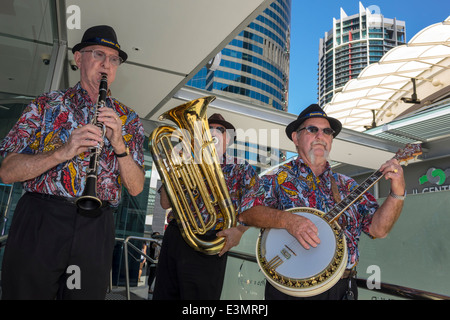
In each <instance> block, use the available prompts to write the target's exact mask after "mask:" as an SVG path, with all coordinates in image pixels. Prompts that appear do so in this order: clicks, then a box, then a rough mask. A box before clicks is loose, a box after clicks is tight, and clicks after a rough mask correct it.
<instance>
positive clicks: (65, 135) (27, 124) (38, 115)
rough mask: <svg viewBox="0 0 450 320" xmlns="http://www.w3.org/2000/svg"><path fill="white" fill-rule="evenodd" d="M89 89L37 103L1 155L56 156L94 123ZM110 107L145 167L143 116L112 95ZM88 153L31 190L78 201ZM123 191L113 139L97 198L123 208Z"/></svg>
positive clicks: (31, 184) (33, 182)
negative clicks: (76, 132) (75, 132)
mask: <svg viewBox="0 0 450 320" xmlns="http://www.w3.org/2000/svg"><path fill="white" fill-rule="evenodd" d="M95 103H96V102H93V101H91V99H90V97H89V95H88V93H87V91H86V90H84V89H83V88H81V85H80V83H77V84H76V85H75V86H74V87H72V88H69V89H67V90H63V91H52V92H49V93H46V94H43V95H41V96H39V97H37V98H36V99H35V100H33V101H32V102H31V103H30V104H29V105H28V106H27V107H26V108H25V110H24V112H23V114H22V115H21V117H20V118H19V120H18V121H17V123H16V124H15V125H14V127H13V128H12V129H11V131H10V132H9V133H8V135H7V136H6V137H5V139H4V140H3V141H2V143H1V144H0V155H2V156H3V157H5V156H6V155H7V154H8V153H10V152H15V153H23V154H38V153H43V152H47V151H51V150H54V149H57V148H59V147H61V146H62V145H63V144H65V143H66V142H67V141H68V139H69V137H70V135H71V133H72V131H73V130H74V129H76V128H78V127H81V126H84V125H86V124H88V123H89V122H90V119H92V117H93V107H94V105H95ZM106 105H107V107H109V108H113V109H114V110H115V111H116V113H117V115H118V116H119V117H120V119H121V120H122V125H123V126H122V135H123V138H124V140H125V142H126V144H127V146H128V147H129V149H130V154H131V155H132V157H133V159H134V160H135V161H136V163H138V164H139V165H140V166H142V167H143V166H144V155H143V149H142V147H143V142H144V128H143V126H142V123H141V121H140V119H139V117H138V115H137V114H136V113H135V112H134V111H133V110H131V109H129V108H128V107H126V106H125V105H123V104H121V103H120V102H119V101H117V100H116V99H114V98H112V97H111V96H110V92H108V97H107V99H106ZM89 156H90V154H89V152H88V151H87V152H84V153H82V154H80V155H78V156H75V157H74V158H73V159H71V160H69V161H65V162H63V163H60V164H59V165H57V166H56V167H54V168H52V169H50V170H48V171H47V172H44V173H43V174H41V175H40V176H38V177H36V178H34V179H30V180H27V181H25V182H23V187H24V189H25V190H26V191H30V192H39V193H44V194H51V195H57V196H64V197H79V196H81V195H82V193H83V190H84V186H85V184H86V170H87V168H88V165H89V158H90V157H89ZM121 192H122V185H121V181H120V173H119V164H118V160H117V157H115V155H114V152H113V148H112V146H111V144H110V143H109V141H108V139H106V138H105V144H104V147H103V150H102V153H101V155H100V159H99V172H98V182H97V195H98V197H99V198H100V199H102V200H106V201H110V202H111V204H112V205H113V206H116V205H118V203H119V201H120V196H121Z"/></svg>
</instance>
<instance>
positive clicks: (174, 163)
mask: <svg viewBox="0 0 450 320" xmlns="http://www.w3.org/2000/svg"><path fill="white" fill-rule="evenodd" d="M214 99H215V97H214V96H208V97H204V98H200V99H196V100H193V101H190V102H187V103H185V104H182V105H180V106H178V107H176V108H173V109H171V110H169V111H167V112H165V113H164V114H162V115H161V116H160V117H159V120H164V119H168V120H171V121H173V122H174V123H175V124H176V125H177V126H178V128H174V127H171V126H161V127H158V128H156V129H155V130H154V131H153V132H152V134H151V136H150V143H149V148H150V151H151V153H152V157H153V160H154V163H155V165H156V167H157V169H158V172H159V175H160V177H161V179H162V181H163V184H164V186H165V188H166V191H167V195H168V197H169V200H170V202H171V204H172V211H173V214H174V217H175V219H176V221H177V224H178V226H179V228H180V231H181V234H182V236H183V238H184V240H185V241H186V243H187V244H188V245H189V246H191V247H192V248H194V249H195V250H197V251H200V252H203V253H205V254H208V255H214V254H217V253H219V252H220V250H221V249H222V247H223V245H224V244H225V239H224V238H219V237H216V236H215V234H214V236H212V237H211V236H209V235H210V233H211V232H210V233H208V231H210V230H211V229H212V227H213V226H214V225H215V224H216V222H217V221H218V218H219V217H220V218H223V227H222V230H223V229H227V228H231V227H234V226H235V225H236V216H235V209H234V206H233V203H232V202H231V198H230V195H229V193H228V188H227V186H226V183H225V178H224V175H223V172H222V169H221V166H220V163H219V159H218V156H217V153H216V149H215V146H214V140H213V139H212V137H211V133H210V131H209V124H208V120H207V115H206V110H207V107H208V104H209V103H210V102H211V101H213V100H214ZM199 200H201V202H202V203H203V205H204V206H205V209H204V210H206V212H207V215H206V216H207V217H206V218H204V217H203V216H202V210H201V208H199V206H198V204H199V203H200V202H199ZM217 231H219V230H217Z"/></svg>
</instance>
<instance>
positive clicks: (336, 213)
mask: <svg viewBox="0 0 450 320" xmlns="http://www.w3.org/2000/svg"><path fill="white" fill-rule="evenodd" d="M420 154H422V147H421V145H420V144H407V145H406V146H405V148H403V149H400V150H398V151H397V153H396V154H395V156H394V159H397V160H398V161H399V162H400V163H401V162H407V161H408V160H411V159H413V158H417V157H418V156H419V155H420ZM382 176H383V173H382V172H381V171H380V170H377V171H375V172H374V173H373V174H372V175H371V176H370V177H368V178H367V179H366V180H364V182H363V183H361V184H360V185H359V186H358V187H357V188H355V189H353V190H352V191H351V192H350V194H349V195H348V196H347V197H345V198H344V199H343V200H342V201H341V202H339V203H338V204H336V205H335V206H334V207H333V208H332V209H331V210H330V211H328V212H327V213H326V214H325V215H324V216H323V218H324V219H325V220H326V221H327V222H328V223H333V222H335V221H337V219H338V218H339V217H340V216H341V214H342V213H344V212H345V210H347V209H348V207H350V206H351V205H352V204H353V203H354V202H355V201H356V200H358V199H359V197H361V196H362V195H363V194H364V193H365V192H366V191H367V190H369V189H370V188H371V187H372V186H373V185H374V184H375V183H377V182H378V180H380V179H381V177H382Z"/></svg>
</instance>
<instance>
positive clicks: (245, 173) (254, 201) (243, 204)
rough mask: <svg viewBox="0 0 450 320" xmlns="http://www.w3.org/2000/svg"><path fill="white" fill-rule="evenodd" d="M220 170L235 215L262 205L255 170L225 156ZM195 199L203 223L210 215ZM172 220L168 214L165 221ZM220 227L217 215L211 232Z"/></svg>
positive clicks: (260, 189) (221, 224)
mask: <svg viewBox="0 0 450 320" xmlns="http://www.w3.org/2000/svg"><path fill="white" fill-rule="evenodd" d="M221 168H222V172H223V175H224V178H225V183H226V185H227V188H228V192H229V194H230V198H231V202H232V203H233V206H234V209H235V211H236V215H239V214H240V213H241V212H242V211H244V210H246V209H248V208H251V207H253V206H257V205H263V204H264V202H263V196H264V188H263V186H262V184H261V183H260V178H259V176H258V175H257V173H256V171H255V169H253V167H252V166H251V165H250V164H249V163H247V162H246V161H241V160H238V159H237V158H235V157H232V156H229V155H225V156H224V158H223V161H222V162H221ZM195 199H196V204H197V205H198V208H199V210H200V212H201V213H202V216H203V219H204V221H208V219H209V217H210V215H209V214H208V212H207V210H206V208H205V205H204V203H203V201H202V200H201V198H200V196H199V195H198V196H197V197H196V198H195ZM244 208H245V209H244ZM173 218H174V217H173V214H172V212H170V213H169V215H168V217H167V221H168V222H170V221H171V220H173ZM222 227H223V217H222V216H221V215H220V213H219V214H218V215H217V223H216V225H215V226H214V227H213V228H212V229H211V230H220V229H222Z"/></svg>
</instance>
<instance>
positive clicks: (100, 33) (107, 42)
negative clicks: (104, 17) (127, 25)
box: [72, 25, 128, 62]
mask: <svg viewBox="0 0 450 320" xmlns="http://www.w3.org/2000/svg"><path fill="white" fill-rule="evenodd" d="M93 45H99V46H105V47H109V48H113V49H116V50H117V51H118V52H119V57H121V58H122V60H123V61H124V62H125V61H126V60H127V58H128V55H127V54H126V53H125V52H124V51H122V50H120V45H119V42H117V35H116V32H115V31H114V29H113V28H112V27H110V26H105V25H102V26H94V27H90V28H89V29H87V30H86V31H85V32H84V34H83V38H82V39H81V42H80V43H79V44H77V45H75V46H74V47H73V49H72V53H75V52H76V51H80V50H81V49H83V48H85V47H87V46H93Z"/></svg>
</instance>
